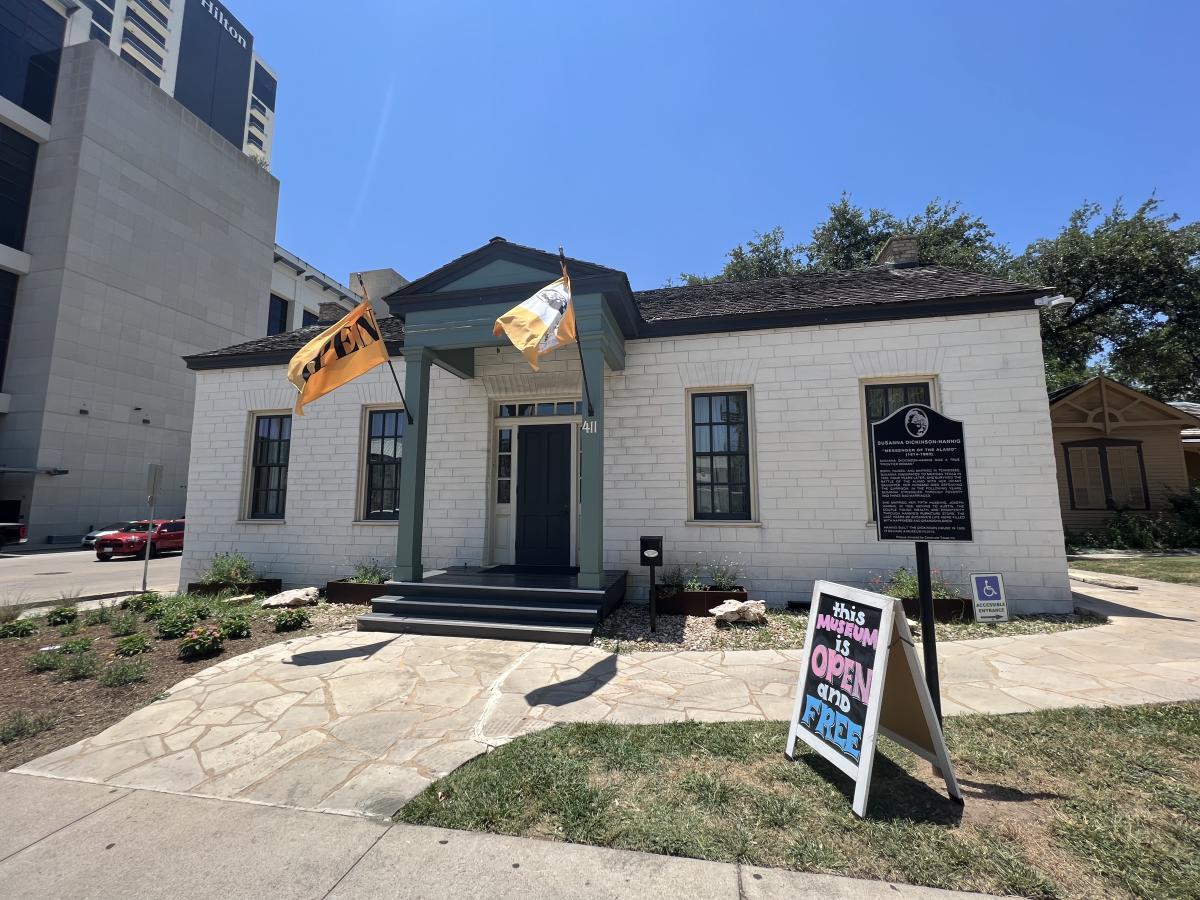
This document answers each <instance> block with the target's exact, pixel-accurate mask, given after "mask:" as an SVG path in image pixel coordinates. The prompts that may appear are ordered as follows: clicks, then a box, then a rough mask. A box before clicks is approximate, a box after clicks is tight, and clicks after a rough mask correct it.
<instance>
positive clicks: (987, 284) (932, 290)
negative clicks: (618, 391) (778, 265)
mask: <svg viewBox="0 0 1200 900" xmlns="http://www.w3.org/2000/svg"><path fill="white" fill-rule="evenodd" d="M1041 290H1046V289H1045V288H1042V287H1040V286H1039V285H1032V284H1021V283H1019V282H1015V281H1006V280H1004V279H1003V278H996V277H994V276H991V275H979V274H976V273H974V272H963V271H959V270H958V269H947V268H944V267H942V266H913V267H911V268H894V269H893V268H885V267H882V266H880V267H871V268H868V269H855V270H853V271H849V272H822V273H815V274H811V275H786V276H783V277H781V278H760V279H758V280H756V281H718V282H714V283H712V284H695V285H682V286H680V287H665V288H658V289H657V290H653V291H636V292H635V293H634V295H633V296H634V298H635V299H636V300H637V304H638V309H639V310H640V311H641V314H642V318H643V319H645V321H647V322H667V321H677V320H680V319H698V318H707V317H710V316H728V315H754V314H756V313H778V312H785V311H801V310H806V311H821V310H830V309H836V308H845V307H849V306H874V305H883V304H889V305H890V304H896V303H910V302H914V301H930V300H943V299H947V298H952V297H977V296H984V295H991V296H994V295H996V294H1021V293H1028V292H1030V291H1034V292H1036V291H1041Z"/></svg>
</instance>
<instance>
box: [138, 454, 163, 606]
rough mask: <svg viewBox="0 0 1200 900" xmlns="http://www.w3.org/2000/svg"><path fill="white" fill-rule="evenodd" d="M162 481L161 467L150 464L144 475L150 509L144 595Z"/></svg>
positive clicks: (144, 570)
mask: <svg viewBox="0 0 1200 900" xmlns="http://www.w3.org/2000/svg"><path fill="white" fill-rule="evenodd" d="M160 481H162V466H160V465H159V464H158V463H150V468H149V470H148V471H147V473H146V505H147V506H149V507H150V519H149V522H148V523H147V525H146V555H145V558H143V560H142V593H143V594H144V593H146V584H147V579H148V578H149V575H150V537H151V535H152V534H153V533H154V501H155V500H156V499H157V495H158V485H159V482H160Z"/></svg>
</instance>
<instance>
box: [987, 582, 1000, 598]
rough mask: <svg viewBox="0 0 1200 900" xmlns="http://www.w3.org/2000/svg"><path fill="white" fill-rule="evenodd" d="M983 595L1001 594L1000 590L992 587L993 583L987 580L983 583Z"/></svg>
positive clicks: (993, 595) (994, 595)
mask: <svg viewBox="0 0 1200 900" xmlns="http://www.w3.org/2000/svg"><path fill="white" fill-rule="evenodd" d="M983 596H985V597H997V596H999V591H997V590H996V589H995V588H994V587H992V583H991V582H990V581H985V582H984V583H983Z"/></svg>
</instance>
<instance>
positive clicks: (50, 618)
mask: <svg viewBox="0 0 1200 900" xmlns="http://www.w3.org/2000/svg"><path fill="white" fill-rule="evenodd" d="M77 618H79V610H77V609H76V608H75V607H74V606H73V605H72V604H69V603H67V604H64V605H62V606H56V607H54V609H52V610H50V612H48V613H47V614H46V624H47V625H70V624H71V623H73V622H74V621H75V620H76V619H77Z"/></svg>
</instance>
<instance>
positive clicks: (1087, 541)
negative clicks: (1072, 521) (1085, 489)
mask: <svg viewBox="0 0 1200 900" xmlns="http://www.w3.org/2000/svg"><path fill="white" fill-rule="evenodd" d="M1190 502H1191V500H1190V497H1185V498H1184V499H1182V500H1181V501H1180V503H1181V505H1184V506H1185V510H1184V511H1185V513H1186V514H1188V515H1190V514H1191V513H1190V511H1189V510H1187V509H1186V504H1188V503H1190ZM1067 546H1068V547H1075V548H1094V549H1102V550H1178V549H1181V548H1186V547H1198V546H1200V527H1195V526H1192V525H1189V524H1188V523H1187V522H1186V521H1185V520H1183V519H1182V518H1180V517H1176V516H1175V515H1172V514H1171V513H1149V514H1147V513H1142V514H1136V513H1130V512H1125V511H1121V512H1118V513H1116V514H1115V515H1114V516H1113V517H1112V518H1111V519H1110V520H1109V521H1108V522H1107V523H1106V524H1105V525H1104V527H1102V528H1100V529H1097V530H1096V531H1085V532H1067Z"/></svg>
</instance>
